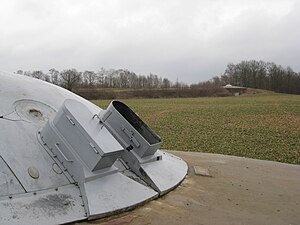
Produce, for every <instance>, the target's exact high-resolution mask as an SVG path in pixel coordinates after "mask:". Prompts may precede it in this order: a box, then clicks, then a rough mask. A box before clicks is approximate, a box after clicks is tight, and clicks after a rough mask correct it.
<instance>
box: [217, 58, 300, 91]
mask: <svg viewBox="0 0 300 225" xmlns="http://www.w3.org/2000/svg"><path fill="white" fill-rule="evenodd" d="M213 82H215V83H220V82H221V83H222V84H223V85H224V84H231V85H237V86H242V87H249V88H258V89H265V90H271V91H275V92H281V93H289V94H300V73H297V72H294V71H293V70H292V68H291V67H287V68H284V67H282V66H280V65H276V64H275V63H273V62H264V61H256V60H249V61H242V62H240V63H238V64H233V63H229V64H228V65H227V68H226V70H225V72H224V74H223V75H221V76H220V77H215V78H213Z"/></svg>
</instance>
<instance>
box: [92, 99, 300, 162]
mask: <svg viewBox="0 0 300 225" xmlns="http://www.w3.org/2000/svg"><path fill="white" fill-rule="evenodd" d="M93 102H94V103H96V104H98V105H99V106H100V107H102V108H106V107H107V105H108V104H109V101H108V100H95V101H93ZM124 102H125V103H126V104H127V105H128V106H129V107H131V108H132V109H133V110H134V111H135V112H136V113H138V114H139V116H140V117H141V118H142V119H143V120H144V121H145V122H146V123H147V124H148V125H149V126H150V127H151V128H152V129H153V130H154V131H155V132H156V133H158V134H159V135H160V136H161V137H162V139H163V141H164V144H163V146H162V148H163V149H173V150H184V151H199V152H212V153H221V154H229V155H236V156H245V157H250V158H256V159H266V160H273V161H279V162H285V163H293V164H300V96H296V95H287V94H274V93H261V94H255V95H254V94H252V95H244V96H240V97H223V98H177V99H126V100H124Z"/></svg>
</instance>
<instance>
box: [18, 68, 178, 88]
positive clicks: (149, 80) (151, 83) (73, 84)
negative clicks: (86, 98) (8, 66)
mask: <svg viewBox="0 0 300 225" xmlns="http://www.w3.org/2000/svg"><path fill="white" fill-rule="evenodd" d="M16 73H17V74H22V75H26V76H30V77H34V78H37V79H41V80H44V81H47V82H50V83H53V84H55V85H59V86H62V87H64V88H66V89H68V90H71V91H72V90H73V89H74V88H130V89H143V88H150V89H151V88H170V87H173V86H174V85H178V84H176V83H175V84H172V82H171V81H170V80H169V79H167V78H163V77H160V76H158V75H156V74H152V73H150V74H149V75H137V74H136V73H134V72H132V71H129V70H127V69H109V70H107V69H105V68H101V69H100V70H99V71H98V72H94V71H90V70H86V71H83V72H80V71H77V70H76V69H67V70H62V71H58V70H56V69H50V70H49V71H48V72H47V73H44V72H43V71H41V70H35V71H23V70H18V71H17V72H16Z"/></svg>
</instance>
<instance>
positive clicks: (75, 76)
mask: <svg viewBox="0 0 300 225" xmlns="http://www.w3.org/2000/svg"><path fill="white" fill-rule="evenodd" d="M60 76H61V84H62V86H63V87H64V88H66V89H68V90H70V91H72V90H73V89H74V87H75V86H76V85H78V84H79V83H80V81H81V73H80V72H77V70H76V69H69V70H63V71H62V72H61V73H60Z"/></svg>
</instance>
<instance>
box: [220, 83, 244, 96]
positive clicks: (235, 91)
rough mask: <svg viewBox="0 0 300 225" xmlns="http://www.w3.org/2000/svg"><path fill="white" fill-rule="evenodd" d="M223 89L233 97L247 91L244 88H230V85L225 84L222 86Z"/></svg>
mask: <svg viewBox="0 0 300 225" xmlns="http://www.w3.org/2000/svg"><path fill="white" fill-rule="evenodd" d="M223 88H225V89H226V90H228V91H229V92H230V93H231V94H232V95H234V96H240V95H241V94H243V93H244V92H245V91H246V90H247V88H246V87H239V86H232V85H231V84H227V85H225V86H223Z"/></svg>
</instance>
